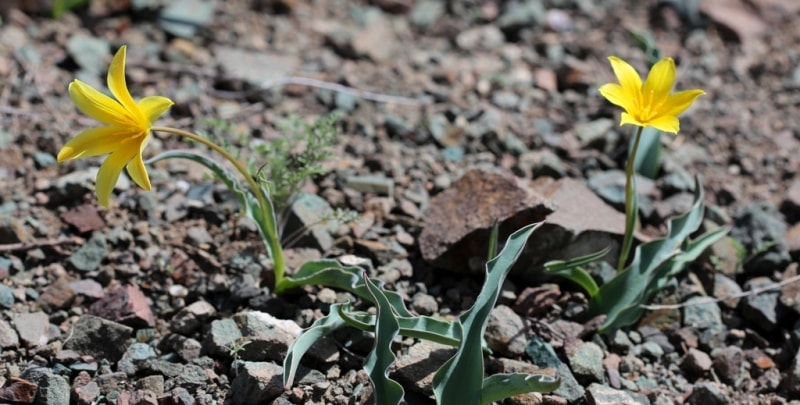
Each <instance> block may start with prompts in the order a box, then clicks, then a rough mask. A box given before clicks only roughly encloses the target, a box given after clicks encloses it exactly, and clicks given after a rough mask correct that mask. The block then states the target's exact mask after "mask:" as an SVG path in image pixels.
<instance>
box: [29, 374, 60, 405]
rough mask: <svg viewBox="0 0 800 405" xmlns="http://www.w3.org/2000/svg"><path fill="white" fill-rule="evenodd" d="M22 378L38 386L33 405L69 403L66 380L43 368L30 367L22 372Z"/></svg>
mask: <svg viewBox="0 0 800 405" xmlns="http://www.w3.org/2000/svg"><path fill="white" fill-rule="evenodd" d="M22 378H24V379H26V380H28V381H32V382H34V383H36V385H38V386H39V388H38V389H37V390H36V397H34V400H33V403H34V404H35V405H63V404H68V403H69V382H68V381H67V379H66V378H64V377H62V376H60V375H56V374H53V372H52V371H50V370H49V369H47V368H44V367H32V368H28V369H25V371H23V372H22Z"/></svg>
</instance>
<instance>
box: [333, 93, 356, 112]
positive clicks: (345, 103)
mask: <svg viewBox="0 0 800 405" xmlns="http://www.w3.org/2000/svg"><path fill="white" fill-rule="evenodd" d="M333 105H334V107H336V109H337V110H340V111H343V112H351V111H353V110H355V109H356V105H358V97H356V96H354V95H352V94H349V93H344V92H337V93H336V94H335V95H334V96H333Z"/></svg>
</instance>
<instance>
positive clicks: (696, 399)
mask: <svg viewBox="0 0 800 405" xmlns="http://www.w3.org/2000/svg"><path fill="white" fill-rule="evenodd" d="M686 403H687V404H688V405H728V404H730V403H731V401H730V398H729V397H728V395H727V394H726V393H725V387H724V386H722V385H720V384H717V383H713V382H698V383H697V384H695V385H694V386H693V387H692V393H691V394H689V397H688V398H686Z"/></svg>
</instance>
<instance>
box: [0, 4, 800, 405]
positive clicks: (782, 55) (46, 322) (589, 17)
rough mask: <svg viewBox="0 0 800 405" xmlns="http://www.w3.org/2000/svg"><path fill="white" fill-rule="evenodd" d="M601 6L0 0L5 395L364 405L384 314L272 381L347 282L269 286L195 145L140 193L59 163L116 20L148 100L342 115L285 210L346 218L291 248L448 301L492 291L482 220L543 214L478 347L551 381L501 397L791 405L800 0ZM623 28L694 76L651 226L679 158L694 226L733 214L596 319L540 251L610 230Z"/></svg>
mask: <svg viewBox="0 0 800 405" xmlns="http://www.w3.org/2000/svg"><path fill="white" fill-rule="evenodd" d="M597 3H601V2H592V1H584V0H577V1H572V0H545V1H537V0H523V1H507V2H506V1H501V0H498V1H490V0H487V1H449V2H440V1H436V0H373V1H352V2H348V1H336V0H320V1H307V0H252V1H245V0H230V1H213V0H209V1H202V0H177V1H174V2H168V1H162V0H152V1H142V0H139V1H137V0H130V1H124V0H93V1H91V3H90V5H89V6H88V7H84V8H80V9H77V10H74V11H73V12H67V13H65V14H64V15H62V16H61V17H60V18H58V19H53V18H51V16H50V7H51V5H49V4H48V1H46V0H45V1H36V2H27V1H7V2H4V3H3V4H2V5H0V11H2V24H1V25H0V77H2V81H0V114H2V117H3V118H2V119H3V125H2V128H0V279H1V280H2V284H0V307H2V308H1V309H2V315H0V347H2V354H1V355H0V364H2V366H3V367H2V368H0V370H1V372H0V375H2V377H1V378H2V380H4V383H3V385H2V387H0V402H13V403H36V404H67V403H75V404H105V403H116V404H159V405H164V404H192V403H196V404H223V403H226V404H228V403H229V404H256V403H258V404H260V403H274V404H287V403H293V404H301V403H309V404H323V403H325V404H328V403H330V404H353V403H371V399H370V394H371V392H372V389H371V387H370V385H369V379H368V378H367V375H366V373H365V372H364V371H363V370H362V369H361V364H362V362H363V360H364V358H365V357H366V355H367V353H368V352H369V350H370V347H371V344H372V340H371V336H369V335H368V334H364V333H361V332H357V331H348V332H345V333H341V334H336V335H335V336H333V337H332V338H330V339H328V340H326V341H323V342H321V343H320V344H319V345H318V346H317V347H315V348H314V350H312V352H311V353H309V354H308V356H307V358H306V359H305V360H304V363H303V371H302V373H301V378H299V381H298V382H297V384H296V385H295V386H294V387H292V388H291V389H287V390H285V389H284V388H283V386H282V382H281V373H282V368H281V362H282V359H283V357H284V356H285V353H286V348H287V346H288V345H289V343H291V341H292V339H293V338H294V336H296V334H297V333H298V331H299V330H300V329H301V328H304V327H307V326H309V325H310V324H311V323H312V322H313V321H314V320H315V319H319V318H320V317H322V316H323V315H324V314H326V313H327V311H328V310H329V308H330V306H331V304H333V303H336V302H342V301H344V300H347V299H350V300H355V298H354V297H352V296H350V295H349V294H347V293H342V292H339V291H334V290H331V289H328V288H311V287H309V288H304V289H302V290H301V291H293V292H291V293H289V294H286V295H281V296H276V295H274V294H272V293H271V292H270V290H269V288H267V285H266V283H262V281H261V280H262V277H263V274H264V273H268V271H269V268H270V263H269V260H268V259H267V257H266V256H265V251H264V247H263V245H262V244H261V242H260V240H259V238H258V235H257V233H256V230H255V228H254V227H253V225H252V224H251V223H249V222H247V221H245V220H243V219H240V218H239V217H237V215H236V212H237V211H236V210H237V207H236V203H235V200H234V199H233V197H232V196H231V194H230V193H228V192H227V191H226V189H225V188H224V186H222V185H221V184H220V183H219V182H215V181H214V180H213V179H212V178H211V177H210V176H209V175H208V174H207V173H206V172H205V171H204V170H202V169H201V168H200V167H199V166H194V165H192V164H189V163H186V162H182V161H170V162H168V163H163V164H162V163H158V164H155V165H153V166H151V167H150V168H149V170H150V175H151V177H152V181H153V190H151V191H149V192H148V191H143V190H140V189H138V188H137V187H136V186H135V185H134V184H133V183H132V182H131V181H130V180H129V179H127V178H125V176H123V178H121V180H120V183H119V184H118V186H117V189H116V191H115V193H114V195H113V197H112V199H113V201H112V204H111V207H110V208H108V209H104V208H101V207H100V206H99V205H98V204H97V201H96V196H95V193H94V177H95V173H96V170H97V167H98V165H99V162H100V161H101V160H99V159H81V160H77V161H70V162H69V163H64V164H57V163H56V160H55V156H56V155H57V153H58V150H59V149H60V148H61V146H62V145H63V144H64V143H65V142H66V140H68V139H69V138H70V137H72V136H74V135H75V134H76V133H78V132H79V131H81V130H83V129H85V128H88V127H90V126H93V125H94V124H93V121H92V120H91V119H89V118H88V117H86V116H83V115H82V114H80V112H79V111H77V109H76V108H75V107H74V105H73V104H72V102H71V100H70V99H69V96H68V94H67V91H66V89H67V85H68V83H69V82H70V81H71V80H72V79H74V78H79V79H81V80H83V81H85V82H87V83H89V84H92V85H94V86H96V87H98V88H102V86H103V84H104V80H105V74H106V69H107V67H108V62H109V61H110V59H111V56H112V55H113V54H114V52H115V51H116V49H118V48H119V46H121V45H123V44H127V46H128V67H127V76H128V84H129V87H130V88H131V92H132V94H134V95H135V96H137V97H143V96H145V95H164V96H167V97H170V98H171V99H173V100H174V101H175V103H176V104H175V106H174V107H173V108H172V109H171V110H170V112H169V113H168V114H167V115H165V116H164V117H162V119H161V120H160V121H159V125H164V126H172V127H176V128H184V129H189V130H198V131H205V132H207V133H211V134H212V135H217V136H219V137H223V138H225V140H226V141H227V142H229V143H230V144H231V145H232V146H234V147H241V148H242V149H243V150H245V152H244V153H248V152H247V151H250V150H252V149H253V146H254V145H255V144H257V143H260V142H269V141H271V140H274V139H278V138H279V137H281V136H282V134H283V132H282V129H281V128H283V126H284V124H285V123H286V122H287V119H288V118H289V117H291V116H296V117H299V119H300V120H301V121H304V122H311V121H313V120H314V119H316V118H318V117H324V116H327V115H328V114H330V113H337V114H339V115H340V117H341V118H340V120H339V122H338V123H337V125H338V127H339V129H340V132H341V135H340V136H339V137H338V139H337V141H336V144H335V145H334V155H335V159H332V160H331V161H330V162H327V163H326V169H327V170H328V171H327V173H326V174H323V175H320V176H317V177H315V178H314V179H313V181H309V182H308V183H307V184H305V185H304V186H303V189H302V192H303V195H302V197H301V201H302V202H303V203H304V206H306V207H310V209H306V210H303V209H299V208H295V209H293V210H292V212H291V214H290V217H291V218H292V221H291V222H290V225H289V227H288V228H287V232H288V233H290V232H291V231H292V230H294V229H297V228H298V227H299V226H302V224H306V225H307V224H311V223H313V222H315V221H316V220H318V219H319V217H320V215H322V213H324V212H327V211H330V210H332V209H337V208H341V209H348V210H353V211H354V212H356V213H357V214H358V218H357V219H356V220H355V221H353V222H351V223H348V224H341V225H340V226H330V227H320V226H317V227H314V228H312V229H313V232H310V233H309V234H308V235H306V237H304V238H302V239H300V240H299V241H298V242H297V243H296V244H294V245H293V246H291V247H290V248H289V249H287V259H288V261H289V263H290V268H291V269H294V268H296V267H297V266H298V265H299V264H300V263H302V262H303V261H304V260H307V259H310V258H319V257H340V256H342V255H356V256H360V257H364V258H367V259H369V261H370V262H371V264H372V270H371V272H372V273H371V275H372V276H374V277H377V278H379V279H381V280H383V281H385V282H386V283H387V285H388V286H389V288H391V289H394V290H395V291H397V292H399V293H400V294H401V295H403V296H404V297H405V298H406V299H407V304H408V306H409V308H411V309H412V310H413V311H415V312H417V313H419V314H426V315H438V316H442V317H453V316H456V315H458V314H459V313H460V312H461V311H463V310H464V309H467V308H469V307H470V306H471V305H472V303H473V302H474V299H475V297H476V296H477V293H478V291H479V290H480V287H481V282H482V278H481V275H480V272H481V270H482V268H483V267H482V265H483V262H482V259H481V256H482V255H483V254H484V253H483V250H481V249H485V245H484V243H485V228H486V227H487V226H488V224H490V223H491V220H493V219H497V218H498V217H500V218H502V219H505V222H503V224H504V225H503V226H504V231H506V233H508V231H510V230H511V229H513V228H515V227H517V226H520V225H523V224H525V223H529V222H530V221H533V220H537V219H541V218H543V217H544V216H546V215H547V214H548V213H550V212H552V214H549V215H550V216H549V218H548V221H549V223H550V224H551V226H552V228H551V231H550V232H559V233H557V234H556V233H548V234H547V236H546V237H544V236H543V237H542V238H543V239H541V240H538V241H536V240H535V241H534V242H532V243H531V245H533V248H532V249H533V251H532V252H528V253H527V254H526V255H525V256H523V260H522V261H523V262H524V264H523V265H520V266H519V267H520V268H518V269H516V270H515V272H514V274H512V277H511V279H510V280H509V282H508V283H507V284H506V285H505V286H504V288H503V293H502V295H501V298H500V301H499V305H498V306H497V307H496V309H495V310H494V311H493V313H492V317H491V320H490V323H489V328H488V331H487V337H486V339H487V343H488V344H489V345H490V347H492V349H493V350H494V355H493V356H491V357H488V358H487V361H486V363H487V366H486V367H487V372H489V373H496V372H503V371H505V372H509V371H520V370H521V371H542V370H544V372H557V373H558V375H559V376H560V377H561V379H562V386H561V387H560V388H559V390H557V391H556V392H554V393H551V394H544V395H540V394H529V395H522V396H517V397H513V398H510V399H507V400H505V401H504V403H505V404H539V403H544V404H623V403H624V404H637V403H639V404H683V403H688V404H703V405H711V404H731V403H735V404H785V403H800V401H798V399H800V360H798V358H800V353H798V346H799V345H798V344H799V343H800V324H797V320H798V315H800V283H797V282H796V281H797V280H798V279H800V277H798V266H797V263H796V262H795V260H796V258H797V255H798V253H800V225H797V223H798V221H800V182H799V181H797V180H796V179H795V177H796V174H797V172H798V167H800V166H799V165H800V159H799V158H800V154H798V151H800V125H798V124H800V122H799V121H798V117H800V114H799V112H798V108H799V107H800V91H799V89H800V68H798V66H800V63H799V62H800V49H799V48H797V46H796V44H797V43H800V26H798V25H797V24H796V23H795V22H796V21H797V19H798V18H799V17H800V3H797V4H794V3H793V2H787V1H779V0H750V1H744V0H707V1H703V2H690V1H685V2H678V1H663V2H653V1H651V2H639V1H633V0H610V1H604V2H602V5H600V4H597ZM695 3H700V4H699V5H697V4H695ZM695 7H698V8H695ZM629 31H633V32H647V33H651V34H652V35H653V38H654V39H655V44H656V45H657V46H658V48H659V49H660V50H661V52H662V53H663V55H666V56H672V57H673V58H674V59H675V60H676V63H677V65H678V83H677V88H678V89H688V88H702V89H704V90H705V91H706V92H707V94H706V95H705V96H703V97H701V98H700V99H699V101H698V102H697V103H696V104H695V105H694V106H693V107H692V108H691V109H690V110H689V111H688V112H687V113H686V114H684V115H683V116H682V117H681V132H680V134H679V135H678V136H668V135H662V138H661V141H662V144H663V160H662V164H661V167H660V170H659V173H658V175H657V176H656V178H654V179H644V178H642V179H641V180H640V181H639V192H640V195H641V196H642V203H641V209H642V212H641V219H642V223H643V226H642V228H641V229H640V231H639V237H640V239H641V240H646V239H647V238H650V237H653V236H656V235H661V234H663V233H664V232H665V220H666V219H667V218H668V217H670V216H672V215H675V214H678V213H681V212H683V211H684V210H685V209H686V207H687V206H688V204H690V203H691V195H692V194H691V191H692V187H693V182H692V177H693V176H694V175H695V174H697V175H699V176H700V177H701V178H702V180H703V186H704V190H705V201H706V203H707V204H708V210H707V213H708V215H707V218H708V219H707V222H706V224H705V226H706V228H713V227H715V226H730V227H731V232H730V235H731V237H732V240H735V241H736V242H738V243H734V242H731V239H728V240H723V241H721V242H719V243H717V244H715V245H714V246H713V247H712V248H711V249H710V251H709V253H708V254H706V255H705V256H704V257H703V258H702V259H701V260H698V261H697V262H696V263H693V264H692V266H690V268H689V269H688V270H687V271H685V272H683V273H682V274H681V275H680V276H679V277H678V278H677V279H676V280H675V281H674V282H673V283H671V284H670V285H668V287H667V288H665V290H664V291H663V292H662V293H660V294H659V295H658V297H657V298H656V302H655V303H654V307H652V308H651V309H650V310H648V311H647V312H646V314H645V316H644V317H643V319H642V320H641V321H640V323H639V324H638V325H635V326H633V327H630V328H625V329H623V330H620V331H617V332H616V333H613V334H611V335H608V336H606V335H598V334H596V333H595V330H596V327H595V328H593V327H592V325H593V324H592V322H591V320H589V319H586V317H585V311H586V307H587V299H586V296H585V295H584V294H583V293H582V292H581V291H580V290H579V289H578V288H577V287H576V286H574V285H572V284H570V283H569V282H567V281H565V280H563V279H551V278H545V277H543V275H542V274H541V272H540V271H539V269H540V266H541V263H542V262H543V261H544V260H546V259H549V258H557V257H553V256H558V254H564V252H569V251H572V252H575V251H585V250H587V249H591V248H592V247H595V246H604V245H608V244H611V245H614V244H616V243H618V241H619V232H620V229H621V227H622V224H621V223H620V219H621V218H622V214H621V213H620V209H621V201H622V200H621V194H620V187H621V186H620V184H621V183H620V182H621V181H624V174H623V172H622V171H621V170H622V169H623V165H624V161H625V156H626V147H627V139H628V136H629V135H630V132H629V131H630V128H628V127H622V128H620V127H618V126H617V125H616V124H617V120H618V114H619V111H618V109H617V108H616V107H614V106H613V105H610V104H609V103H608V102H606V101H605V100H604V99H602V97H601V96H600V95H599V94H598V92H597V88H598V87H599V86H600V85H602V84H604V83H607V82H611V81H614V80H615V79H614V76H613V74H612V72H611V69H610V66H609V64H608V61H607V59H606V57H607V56H609V55H617V56H620V57H622V58H624V59H626V60H628V61H631V63H632V64H634V66H636V67H637V68H638V69H639V70H640V71H642V70H644V68H645V66H646V58H645V55H644V54H643V52H642V50H641V49H639V47H638V46H637V44H636V42H635V41H634V40H633V39H632V37H631V35H630V32H629ZM213 119H217V120H219V119H221V120H224V122H226V123H228V124H220V123H219V122H218V121H216V122H215V121H210V120H213ZM174 148H197V146H195V145H190V144H185V143H182V142H181V141H180V140H179V139H176V138H170V137H168V136H166V135H158V136H156V137H155V138H154V139H153V140H152V142H150V144H149V145H148V147H147V150H146V154H147V155H149V156H153V155H155V154H157V153H158V152H160V151H163V150H167V149H174ZM687 201H688V203H687ZM481 231H483V232H481ZM586 231H592V232H591V234H592V237H591V238H588V237H587V238H585V239H580V238H577V239H575V240H573V241H572V242H570V243H571V244H570V245H569V246H566V245H563V246H562V245H558V243H561V242H554V240H556V239H557V238H556V237H555V236H553V235H562V234H568V235H579V234H581V233H582V232H586ZM465 241H466V242H465ZM537 243H538V244H537ZM545 243H551V245H545ZM553 244H555V245H553ZM737 245H739V246H740V250H741V251H742V252H744V255H743V256H742V255H741V254H739V251H737ZM542 246H547V248H543V247H542ZM537 247H538V250H537ZM570 249H572V250H570ZM476 252H477V253H476ZM602 270H603V269H602V268H599V269H598V278H600V279H603V277H604V276H603V274H604V273H603V272H602ZM707 297H712V298H714V300H713V301H709V300H708V299H707ZM397 349H398V350H397V354H398V362H397V368H396V370H395V371H394V376H395V377H396V378H397V379H398V380H399V381H401V382H402V384H403V385H404V387H405V388H406V398H407V400H408V402H409V403H412V404H425V403H433V400H432V399H430V393H431V389H430V373H431V372H433V371H434V370H435V368H436V367H438V364H440V363H441V362H443V361H444V360H445V359H447V358H448V355H449V353H450V352H449V351H448V350H449V349H448V348H447V347H444V346H438V345H435V344H431V343H427V342H421V341H417V340H415V339H405V340H402V341H401V342H399V345H398V347H397Z"/></svg>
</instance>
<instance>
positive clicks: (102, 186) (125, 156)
mask: <svg viewBox="0 0 800 405" xmlns="http://www.w3.org/2000/svg"><path fill="white" fill-rule="evenodd" d="M135 144H136V142H126V143H124V144H123V147H122V148H120V149H119V150H116V151H115V152H114V153H112V154H110V155H109V156H108V158H106V160H105V162H103V164H102V165H100V170H99V171H98V172H97V180H96V182H97V185H96V188H97V200H98V201H99V202H100V205H102V206H104V207H108V199H109V196H111V191H112V190H113V189H114V186H115V185H116V184H117V180H118V179H119V175H120V173H122V168H123V167H125V165H127V164H128V162H129V161H130V160H131V159H133V157H134V156H136V153H137V150H136V147H135ZM132 145H134V146H133V147H131V146H132Z"/></svg>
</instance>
